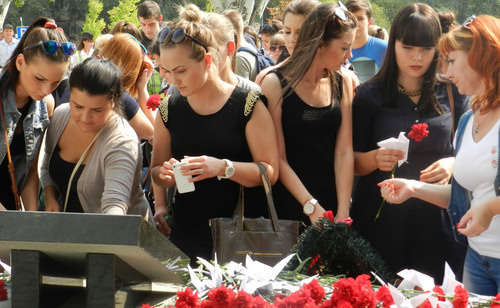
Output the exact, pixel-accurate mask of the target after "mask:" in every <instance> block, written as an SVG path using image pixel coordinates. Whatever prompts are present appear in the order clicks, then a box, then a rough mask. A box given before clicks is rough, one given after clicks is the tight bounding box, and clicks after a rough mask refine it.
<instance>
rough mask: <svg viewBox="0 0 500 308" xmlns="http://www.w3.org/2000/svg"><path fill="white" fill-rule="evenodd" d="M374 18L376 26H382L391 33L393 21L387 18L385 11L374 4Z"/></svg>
mask: <svg viewBox="0 0 500 308" xmlns="http://www.w3.org/2000/svg"><path fill="white" fill-rule="evenodd" d="M372 18H373V21H374V22H373V24H374V25H377V26H380V27H382V28H385V29H386V30H387V31H389V28H390V27H391V21H390V19H389V18H388V17H387V13H386V11H385V9H384V8H383V7H381V6H379V5H378V4H376V3H372Z"/></svg>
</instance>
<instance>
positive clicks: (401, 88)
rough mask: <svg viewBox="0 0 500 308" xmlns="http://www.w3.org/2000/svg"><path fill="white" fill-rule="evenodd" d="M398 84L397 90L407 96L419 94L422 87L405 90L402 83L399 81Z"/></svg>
mask: <svg viewBox="0 0 500 308" xmlns="http://www.w3.org/2000/svg"><path fill="white" fill-rule="evenodd" d="M397 86H398V92H399V93H401V94H403V95H405V96H408V97H415V96H419V95H421V94H422V89H418V90H415V91H407V90H406V89H405V88H404V87H403V86H402V85H400V84H399V83H398V84H397Z"/></svg>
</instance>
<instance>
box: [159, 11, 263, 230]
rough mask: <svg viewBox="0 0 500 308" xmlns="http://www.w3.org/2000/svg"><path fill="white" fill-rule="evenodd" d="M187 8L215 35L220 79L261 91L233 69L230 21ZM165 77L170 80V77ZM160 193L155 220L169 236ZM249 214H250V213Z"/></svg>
mask: <svg viewBox="0 0 500 308" xmlns="http://www.w3.org/2000/svg"><path fill="white" fill-rule="evenodd" d="M187 7H189V8H190V9H192V10H194V11H196V12H197V13H198V14H200V15H202V16H203V17H202V23H203V24H205V25H206V26H208V27H209V28H210V29H211V31H212V33H213V35H214V38H215V43H216V44H217V51H218V53H217V55H218V56H219V60H218V63H219V65H218V66H217V68H218V70H219V77H220V79H221V80H223V81H225V82H227V83H229V84H232V85H235V86H238V87H240V88H243V89H247V90H251V89H255V90H260V87H259V86H258V85H257V84H256V83H254V82H252V81H250V80H249V79H246V78H243V77H241V76H239V75H236V74H235V73H234V69H233V68H235V67H236V55H235V51H236V49H235V48H236V44H235V42H234V40H235V31H234V29H233V25H232V24H231V22H230V21H229V19H228V18H227V17H225V16H224V15H222V14H217V13H204V12H202V11H201V10H199V8H198V7H197V6H195V5H194V4H189V5H188V6H187ZM169 33H170V29H169V28H163V29H162V30H161V31H160V32H159V34H158V41H159V42H160V44H161V43H163V41H165V39H166V38H167V36H168V34H169ZM159 67H160V71H162V72H164V68H163V65H162V63H159ZM165 77H166V78H168V76H165ZM172 94H179V90H178V89H177V87H175V85H174V86H172V87H170V88H169V90H168V92H167V95H172ZM158 191H160V193H155V220H156V221H158V222H159V225H158V230H160V232H162V233H163V234H165V235H167V236H168V235H169V234H170V229H169V227H168V224H167V223H166V221H165V217H166V216H168V214H169V213H168V211H167V201H166V197H165V194H163V193H162V192H161V191H162V190H160V189H155V192H158ZM260 193H261V194H262V192H260ZM162 194H163V195H162ZM263 196H264V195H263ZM257 211H259V210H257ZM266 213H267V208H266V209H264V211H261V213H260V214H259V215H257V216H261V215H262V216H265V215H266ZM247 214H249V213H248V211H247Z"/></svg>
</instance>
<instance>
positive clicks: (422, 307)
mask: <svg viewBox="0 0 500 308" xmlns="http://www.w3.org/2000/svg"><path fill="white" fill-rule="evenodd" d="M418 307H419V308H432V304H431V302H430V301H429V299H426V300H425V301H424V302H423V303H422V304H420V305H419V306H418Z"/></svg>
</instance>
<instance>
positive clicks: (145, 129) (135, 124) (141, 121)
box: [128, 108, 154, 140]
mask: <svg viewBox="0 0 500 308" xmlns="http://www.w3.org/2000/svg"><path fill="white" fill-rule="evenodd" d="M128 122H129V123H130V126H132V128H133V129H134V130H135V132H136V133H137V136H138V137H139V139H145V140H152V139H153V133H154V127H153V124H151V122H150V121H149V119H148V117H146V115H145V114H144V112H143V111H142V109H140V108H139V110H137V113H136V114H135V116H134V117H133V118H132V119H130V121H128Z"/></svg>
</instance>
